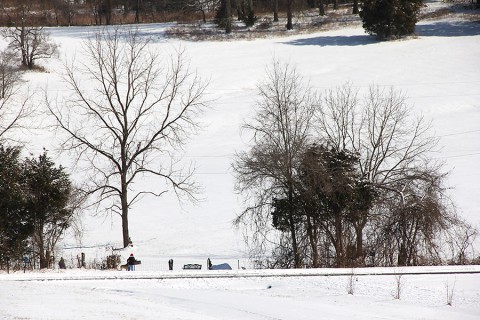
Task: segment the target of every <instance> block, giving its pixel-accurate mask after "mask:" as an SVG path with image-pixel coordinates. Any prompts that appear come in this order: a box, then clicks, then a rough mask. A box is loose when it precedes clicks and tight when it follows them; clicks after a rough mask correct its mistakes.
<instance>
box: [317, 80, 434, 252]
mask: <svg viewBox="0 0 480 320" xmlns="http://www.w3.org/2000/svg"><path fill="white" fill-rule="evenodd" d="M318 111H319V113H318V123H319V126H318V129H319V130H318V132H319V135H320V136H323V137H324V139H325V140H326V141H328V143H329V144H331V145H333V146H335V147H336V148H339V149H341V150H343V149H347V150H351V151H353V152H355V153H357V154H359V155H360V157H359V167H360V170H361V174H362V176H363V177H364V179H365V180H366V181H368V182H369V183H370V184H371V185H372V186H373V187H374V188H375V189H376V190H377V191H378V192H380V191H381V190H392V189H394V188H396V187H398V186H399V185H400V184H401V183H400V182H401V181H404V180H410V179H411V172H413V171H418V170H417V168H419V167H424V166H432V167H435V164H433V163H432V161H431V160H430V159H429V155H430V154H431V152H432V151H434V150H435V148H436V145H437V139H436V138H435V137H434V136H432V135H431V134H430V133H429V132H430V124H429V123H428V122H426V121H425V119H424V118H423V117H422V116H417V117H416V116H415V115H414V114H413V113H412V109H411V107H410V106H408V104H407V103H406V98H405V96H404V95H403V94H402V93H398V92H396V91H394V90H393V89H390V90H381V89H380V88H378V87H371V88H370V90H369V91H368V93H367V94H366V95H365V96H364V99H363V101H361V100H360V98H359V97H358V91H357V90H354V89H353V88H352V86H351V85H350V84H346V85H344V86H343V87H340V88H337V89H335V90H331V91H330V92H329V93H328V94H327V95H326V96H325V98H324V103H323V108H321V109H318ZM428 163H430V164H428ZM426 164H428V165H426ZM399 183H400V184H399ZM397 191H398V190H397ZM369 214H370V212H369V211H367V210H359V211H358V212H357V213H356V216H357V218H356V219H355V220H354V224H355V231H356V237H357V241H356V251H357V253H356V254H357V258H358V259H359V260H362V261H363V260H364V258H365V253H364V252H363V246H364V245H363V237H364V236H363V232H364V228H365V226H366V224H367V222H368V221H369Z"/></svg>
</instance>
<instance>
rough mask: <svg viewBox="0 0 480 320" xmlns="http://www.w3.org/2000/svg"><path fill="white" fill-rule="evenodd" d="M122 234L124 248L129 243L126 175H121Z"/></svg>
mask: <svg viewBox="0 0 480 320" xmlns="http://www.w3.org/2000/svg"><path fill="white" fill-rule="evenodd" d="M121 180H122V181H121V183H122V194H121V203H122V233H123V247H124V248H126V247H127V246H128V244H129V243H130V234H129V231H128V186H127V177H126V174H122V177H121Z"/></svg>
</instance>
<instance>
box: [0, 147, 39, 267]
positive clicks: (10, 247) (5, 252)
mask: <svg viewBox="0 0 480 320" xmlns="http://www.w3.org/2000/svg"><path fill="white" fill-rule="evenodd" d="M19 155H20V149H19V148H17V147H4V146H1V145H0V181H1V183H0V262H1V261H5V259H6V258H7V257H9V258H10V259H11V260H12V261H14V260H21V259H22V255H23V253H24V252H25V251H26V250H27V241H26V240H27V238H28V237H29V236H30V235H31V234H32V232H33V217H32V216H31V215H30V213H29V212H28V210H27V209H26V206H25V201H26V199H25V192H24V176H23V172H22V167H21V162H20V159H19Z"/></svg>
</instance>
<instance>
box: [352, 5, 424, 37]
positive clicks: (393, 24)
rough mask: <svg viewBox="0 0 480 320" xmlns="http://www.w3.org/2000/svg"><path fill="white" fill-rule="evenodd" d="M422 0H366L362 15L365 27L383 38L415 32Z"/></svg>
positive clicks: (369, 31) (370, 32)
mask: <svg viewBox="0 0 480 320" xmlns="http://www.w3.org/2000/svg"><path fill="white" fill-rule="evenodd" d="M421 6H422V1H421V0H365V1H364V3H363V8H362V10H361V12H360V17H361V18H362V21H363V28H364V29H365V30H366V31H367V32H368V33H369V34H372V35H376V36H377V37H378V38H380V39H382V40H388V39H395V38H399V37H402V36H406V35H410V34H412V33H414V32H415V24H416V23H417V20H418V17H417V16H418V13H419V10H420V8H421Z"/></svg>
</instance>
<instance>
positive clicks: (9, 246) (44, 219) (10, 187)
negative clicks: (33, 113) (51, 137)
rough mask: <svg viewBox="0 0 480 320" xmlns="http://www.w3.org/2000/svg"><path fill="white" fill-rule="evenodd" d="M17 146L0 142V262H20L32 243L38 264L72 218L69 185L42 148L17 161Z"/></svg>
mask: <svg viewBox="0 0 480 320" xmlns="http://www.w3.org/2000/svg"><path fill="white" fill-rule="evenodd" d="M20 152H21V150H20V148H18V147H5V146H3V145H0V181H1V182H2V183H1V184H0V264H1V262H2V261H5V260H6V259H7V257H8V258H9V259H10V262H11V263H15V262H17V263H18V262H21V261H22V260H23V257H24V256H25V255H26V254H27V252H31V251H32V248H31V247H30V246H31V244H32V243H34V247H35V248H34V249H35V254H39V256H40V267H41V268H44V267H48V266H49V261H50V257H51V256H50V254H51V253H52V252H53V249H54V246H55V244H56V243H57V241H58V240H59V239H60V237H61V235H62V234H63V232H64V231H65V229H66V228H67V227H68V226H69V223H70V222H71V219H72V214H73V209H72V208H70V206H69V203H70V199H71V193H72V186H71V183H70V179H69V176H68V175H67V174H66V173H65V171H64V168H63V167H61V166H60V167H56V166H55V164H54V163H53V161H52V160H51V159H50V158H49V157H48V155H47V152H46V151H44V153H43V154H42V155H40V156H39V157H38V158H29V159H26V160H24V161H21V160H20Z"/></svg>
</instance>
